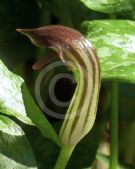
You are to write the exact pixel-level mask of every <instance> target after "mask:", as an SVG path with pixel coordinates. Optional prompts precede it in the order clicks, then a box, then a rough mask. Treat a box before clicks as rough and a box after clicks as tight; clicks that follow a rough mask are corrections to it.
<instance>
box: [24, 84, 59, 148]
mask: <svg viewBox="0 0 135 169" xmlns="http://www.w3.org/2000/svg"><path fill="white" fill-rule="evenodd" d="M22 93H23V99H24V104H25V107H26V111H27V113H28V116H29V117H30V118H31V120H32V121H33V122H34V124H35V125H36V126H37V127H38V128H39V130H40V131H41V133H42V134H43V136H45V137H47V138H50V139H51V140H53V141H54V142H55V143H56V144H58V145H59V138H58V136H57V134H56V132H55V130H54V129H53V127H52V125H51V124H50V123H49V121H48V120H47V118H46V117H45V115H44V114H43V113H42V111H41V110H40V109H39V107H38V106H37V105H36V104H35V102H34V100H33V98H32V97H31V95H30V93H29V91H28V89H27V87H26V86H25V84H23V85H22Z"/></svg>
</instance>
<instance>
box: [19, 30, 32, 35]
mask: <svg viewBox="0 0 135 169" xmlns="http://www.w3.org/2000/svg"><path fill="white" fill-rule="evenodd" d="M16 31H17V32H20V33H22V34H25V35H27V34H29V33H30V32H32V29H16Z"/></svg>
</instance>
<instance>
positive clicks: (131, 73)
mask: <svg viewBox="0 0 135 169" xmlns="http://www.w3.org/2000/svg"><path fill="white" fill-rule="evenodd" d="M134 20H135V1H134V0H100V1H99V0H29V1H28V0H23V1H22V0H6V1H5V0H1V1H0V81H1V83H0V169H9V168H10V169H15V168H17V169H37V168H39V169H53V168H54V165H55V162H56V160H57V157H58V154H59V153H60V149H61V147H62V145H61V144H60V141H59V139H58V136H57V133H59V130H60V127H61V125H62V122H63V121H62V120H57V119H54V118H52V117H48V116H47V115H46V114H44V112H42V110H41V109H40V107H39V105H37V104H36V101H35V97H34V94H35V93H34V86H35V81H36V79H37V76H38V74H39V72H38V71H37V73H35V72H34V71H33V70H32V68H31V66H32V64H33V63H34V62H35V61H36V60H38V58H40V57H44V56H45V55H47V54H48V51H47V50H45V49H42V48H41V49H39V48H36V47H34V46H33V45H32V44H31V43H30V41H28V40H27V38H25V37H24V36H22V35H20V34H19V33H17V32H16V28H34V27H40V26H43V25H49V24H62V25H66V26H69V27H73V28H75V29H77V30H80V31H81V32H82V33H83V34H84V35H85V36H86V38H88V40H89V41H90V42H91V43H92V45H93V47H94V48H95V50H96V51H97V54H98V57H99V59H100V65H101V76H102V81H104V83H103V84H104V89H102V88H101V94H100V99H99V103H98V107H99V108H98V113H97V118H96V121H95V124H94V127H93V128H92V130H91V132H90V133H89V134H88V135H87V136H86V137H85V138H84V139H83V140H81V142H80V143H79V144H78V145H77V146H76V148H75V150H74V152H73V154H72V156H71V158H70V160H69V162H68V164H67V167H66V169H93V165H92V164H93V162H94V161H95V160H98V161H100V162H101V163H103V164H104V165H105V166H107V167H108V166H109V162H110V157H109V156H105V155H104V154H100V153H97V150H98V148H99V146H100V143H102V142H109V141H110V140H108V139H106V138H104V137H103V135H106V130H105V128H106V126H107V130H109V132H108V131H107V132H108V134H109V138H110V128H109V127H108V125H106V123H107V124H110V123H109V115H110V112H111V106H110V100H111V98H110V93H111V82H112V81H118V82H119V83H120V85H119V87H120V89H119V90H120V93H119V98H120V103H119V112H120V118H119V159H120V162H119V164H118V166H117V167H118V168H119V169H134V168H135V156H134V154H135V142H134V140H135V113H134V112H135V111H134V105H135V91H134V83H135V21H134ZM49 52H50V51H49ZM3 61H4V63H5V64H4V63H3ZM5 65H6V66H5ZM7 67H8V68H7ZM64 70H65V69H64ZM66 71H67V68H66V70H65V71H64V72H66ZM13 72H15V73H16V74H15V73H13ZM59 72H60V71H59ZM59 72H58V70H57V69H54V70H52V72H49V73H48V74H47V76H46V77H45V78H44V82H43V86H41V94H42V96H43V98H44V101H45V104H47V105H48V106H49V108H52V109H53V110H55V111H56V112H61V113H66V110H67V108H68V107H65V108H63V107H62V108H61V107H58V106H54V104H52V103H51V101H50V98H48V95H49V92H48V89H49V82H50V79H51V78H52V77H53V75H56V74H58V73H59ZM67 72H68V71H67ZM52 74H53V75H52ZM18 75H20V76H18ZM73 76H74V78H76V77H75V76H77V73H76V72H73ZM22 77H23V79H22ZM125 82H126V83H125ZM25 84H27V86H28V89H27V87H26V85H25ZM103 84H102V86H103ZM64 85H65V86H68V85H69V84H66V83H64ZM44 86H45V87H44ZM65 86H64V87H65ZM71 87H72V91H73V85H71ZM29 90H30V92H29ZM65 90H67V89H65ZM58 91H59V94H60V95H62V96H63V93H62V90H61V87H59V88H58ZM68 92H69V93H70V92H71V91H70V90H69V91H68ZM30 93H31V94H30ZM65 97H66V96H65ZM127 145H128V146H127ZM96 153H97V154H96ZM125 164H129V165H125ZM89 166H90V167H89Z"/></svg>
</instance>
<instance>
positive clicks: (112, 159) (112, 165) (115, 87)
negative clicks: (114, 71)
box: [110, 82, 119, 169]
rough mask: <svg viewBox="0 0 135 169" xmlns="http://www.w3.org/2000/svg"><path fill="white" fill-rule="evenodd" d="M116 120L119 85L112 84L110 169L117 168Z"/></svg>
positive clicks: (117, 115)
mask: <svg viewBox="0 0 135 169" xmlns="http://www.w3.org/2000/svg"><path fill="white" fill-rule="evenodd" d="M118 119H119V84H118V82H112V112H111V142H110V169H117V166H118Z"/></svg>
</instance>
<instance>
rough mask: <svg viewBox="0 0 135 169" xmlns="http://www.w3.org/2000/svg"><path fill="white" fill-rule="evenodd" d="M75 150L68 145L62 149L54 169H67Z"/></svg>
mask: <svg viewBox="0 0 135 169" xmlns="http://www.w3.org/2000/svg"><path fill="white" fill-rule="evenodd" d="M74 148H75V146H68V145H65V146H64V147H62V149H61V152H60V154H59V157H58V159H57V162H56V165H55V167H54V169H65V167H66V165H67V162H68V160H69V158H70V156H71V154H72V152H73V150H74Z"/></svg>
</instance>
